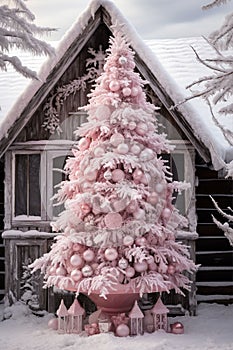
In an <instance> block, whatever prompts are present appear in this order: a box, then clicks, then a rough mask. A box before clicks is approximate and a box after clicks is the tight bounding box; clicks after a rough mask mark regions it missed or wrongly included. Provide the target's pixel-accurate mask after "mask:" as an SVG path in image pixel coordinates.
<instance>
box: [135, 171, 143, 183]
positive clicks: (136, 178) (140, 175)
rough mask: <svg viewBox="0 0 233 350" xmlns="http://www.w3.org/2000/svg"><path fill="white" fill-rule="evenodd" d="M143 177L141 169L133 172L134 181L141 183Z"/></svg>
mask: <svg viewBox="0 0 233 350" xmlns="http://www.w3.org/2000/svg"><path fill="white" fill-rule="evenodd" d="M142 176H143V172H142V171H141V170H140V169H136V170H134V172H133V179H134V180H137V181H140V180H141V178H142Z"/></svg>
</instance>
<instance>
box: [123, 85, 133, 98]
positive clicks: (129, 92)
mask: <svg viewBox="0 0 233 350" xmlns="http://www.w3.org/2000/svg"><path fill="white" fill-rule="evenodd" d="M122 94H123V96H125V97H128V96H130V95H131V89H130V88H129V87H125V88H123V89H122Z"/></svg>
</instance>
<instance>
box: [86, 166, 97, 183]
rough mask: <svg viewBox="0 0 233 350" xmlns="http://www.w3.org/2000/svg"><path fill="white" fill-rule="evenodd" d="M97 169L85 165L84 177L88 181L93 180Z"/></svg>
mask: <svg viewBox="0 0 233 350" xmlns="http://www.w3.org/2000/svg"><path fill="white" fill-rule="evenodd" d="M97 174H98V171H97V170H93V169H92V168H91V167H87V168H86V170H85V171H84V176H85V179H86V180H88V181H95V180H96V177H97Z"/></svg>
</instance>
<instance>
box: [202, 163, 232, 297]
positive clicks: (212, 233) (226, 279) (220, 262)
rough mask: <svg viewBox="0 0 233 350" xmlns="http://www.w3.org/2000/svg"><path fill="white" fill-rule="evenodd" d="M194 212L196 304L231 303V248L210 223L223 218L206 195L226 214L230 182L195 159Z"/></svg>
mask: <svg viewBox="0 0 233 350" xmlns="http://www.w3.org/2000/svg"><path fill="white" fill-rule="evenodd" d="M196 175H197V177H198V186H197V188H196V199H197V200H196V209H197V216H198V225H197V232H198V234H199V238H198V239H197V241H196V261H197V263H198V264H201V267H200V269H199V271H198V273H197V294H198V300H199V301H218V302H225V303H228V302H233V249H232V246H231V245H230V243H229V241H228V239H227V238H226V237H225V236H224V233H223V231H221V230H220V229H219V228H218V227H217V226H216V225H215V224H214V223H213V221H212V215H214V216H215V217H216V218H217V219H219V220H220V221H221V222H224V219H223V217H222V216H221V215H220V214H219V213H218V212H217V210H216V209H215V208H214V206H213V203H212V201H211V199H210V195H211V196H212V197H213V198H214V199H215V200H216V201H217V202H218V204H219V206H220V207H221V208H222V209H223V210H224V211H225V212H229V210H228V209H227V207H233V181H232V180H230V179H225V178H220V177H219V174H218V172H216V171H213V170H210V169H209V168H208V167H207V165H206V164H204V163H203V161H202V162H201V161H200V158H198V157H197V164H196Z"/></svg>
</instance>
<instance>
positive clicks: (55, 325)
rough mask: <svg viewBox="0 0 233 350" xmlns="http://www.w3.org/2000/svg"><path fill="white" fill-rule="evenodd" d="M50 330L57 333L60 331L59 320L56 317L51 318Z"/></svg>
mask: <svg viewBox="0 0 233 350" xmlns="http://www.w3.org/2000/svg"><path fill="white" fill-rule="evenodd" d="M48 328H49V329H53V330H54V331H56V330H57V329H58V319H57V318H56V317H54V318H51V320H49V322H48Z"/></svg>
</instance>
